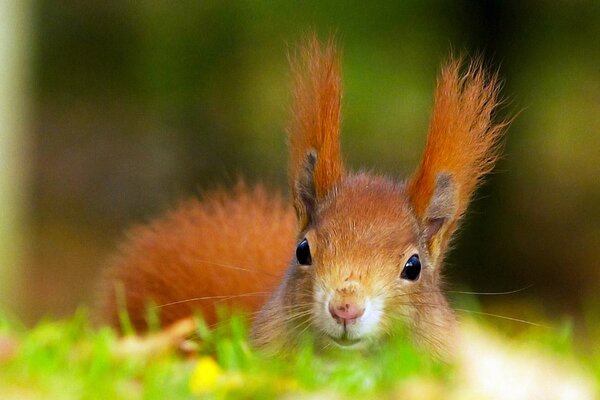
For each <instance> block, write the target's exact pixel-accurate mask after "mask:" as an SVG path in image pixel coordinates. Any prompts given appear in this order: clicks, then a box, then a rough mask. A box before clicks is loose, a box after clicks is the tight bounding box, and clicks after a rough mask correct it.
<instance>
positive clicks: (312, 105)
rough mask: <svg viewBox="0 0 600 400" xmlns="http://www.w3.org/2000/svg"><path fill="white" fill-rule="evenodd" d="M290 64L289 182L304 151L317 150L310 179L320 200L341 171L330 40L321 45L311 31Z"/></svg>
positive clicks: (299, 169) (336, 64) (337, 90)
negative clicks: (313, 171)
mask: <svg viewBox="0 0 600 400" xmlns="http://www.w3.org/2000/svg"><path fill="white" fill-rule="evenodd" d="M290 65H291V69H292V75H293V80H294V89H293V106H292V113H291V124H290V126H289V128H288V144H289V152H290V164H289V165H290V168H289V175H290V182H292V183H293V182H296V181H298V179H299V176H300V174H302V173H303V170H304V167H305V162H306V155H307V152H309V151H314V152H315V153H317V161H316V165H315V174H314V183H315V189H316V196H317V199H318V200H320V199H322V198H323V197H324V196H325V194H326V193H327V192H328V190H329V189H330V188H331V187H332V186H333V185H334V184H335V183H337V182H339V181H340V180H341V179H342V177H343V175H344V166H343V163H342V157H341V152H340V142H339V136H340V108H341V97H342V84H341V77H340V61H339V57H338V54H337V51H336V49H335V46H334V43H333V41H332V40H330V41H329V43H328V44H327V45H326V46H325V47H324V48H322V47H321V45H320V43H319V41H318V39H317V37H316V36H314V35H313V36H311V37H310V38H309V39H308V40H307V41H306V44H305V45H304V46H301V47H299V49H298V51H297V52H296V54H295V55H294V56H292V57H290ZM291 190H292V194H293V196H294V198H297V187H296V186H294V185H292V187H291ZM300 217H301V219H302V216H300ZM302 222H303V221H301V223H302Z"/></svg>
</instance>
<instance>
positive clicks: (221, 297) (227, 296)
mask: <svg viewBox="0 0 600 400" xmlns="http://www.w3.org/2000/svg"><path fill="white" fill-rule="evenodd" d="M269 294H270V293H269V292H251V293H243V294H234V295H219V296H204V297H193V298H191V299H186V300H178V301H172V302H170V303H165V304H159V305H157V306H154V308H162V307H167V306H174V305H177V304H182V303H188V302H192V301H200V300H217V299H221V300H228V299H235V298H239V297H251V296H261V295H262V296H265V295H269Z"/></svg>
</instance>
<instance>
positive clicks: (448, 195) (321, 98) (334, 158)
mask: <svg viewBox="0 0 600 400" xmlns="http://www.w3.org/2000/svg"><path fill="white" fill-rule="evenodd" d="M290 58H291V71H292V76H293V105H292V112H291V121H290V124H289V127H288V147H289V157H290V162H289V185H290V189H291V197H292V201H291V204H288V202H287V201H286V200H284V198H283V197H282V196H280V195H278V194H276V193H274V192H272V191H269V190H266V189H265V188H264V187H263V186H257V187H254V188H248V187H247V186H245V185H243V184H240V185H238V186H237V187H236V188H235V189H234V190H232V191H231V192H227V191H223V190H218V191H214V192H212V193H208V194H206V195H204V196H203V198H202V199H201V200H199V199H191V200H187V201H184V202H182V203H181V204H179V205H178V206H177V207H175V208H174V209H173V210H171V211H169V212H168V213H167V214H166V215H164V216H162V217H160V218H158V219H156V220H155V221H154V222H152V223H150V224H148V225H145V226H139V227H137V228H134V229H133V230H131V231H130V233H129V236H128V238H127V240H126V241H125V242H124V243H123V244H122V245H121V248H120V251H119V253H118V255H117V257H116V260H115V262H114V265H113V267H112V269H111V271H110V272H109V278H108V281H107V283H106V285H105V288H104V290H103V293H102V297H103V306H102V312H103V316H104V319H105V321H106V322H108V323H110V324H112V325H114V326H116V327H118V326H119V323H120V322H119V308H120V307H123V308H124V310H126V311H127V312H128V314H129V318H130V320H131V323H132V324H133V326H134V327H135V329H136V330H138V331H144V330H146V329H147V326H148V325H147V321H146V318H145V317H146V315H147V312H146V310H147V307H148V306H149V304H154V305H155V306H156V309H157V310H159V313H160V320H161V323H162V325H163V326H166V325H169V324H172V323H174V322H176V321H178V320H180V319H183V318H186V317H189V316H190V315H192V314H193V313H195V312H201V313H202V315H203V316H204V319H205V320H206V321H207V323H208V324H213V323H215V321H216V315H215V307H216V306H217V305H218V304H221V303H226V304H229V305H235V306H237V307H241V308H243V309H245V310H246V311H248V312H250V313H252V314H251V315H253V316H254V318H253V327H252V332H251V340H252V342H253V344H254V345H255V346H257V347H269V346H272V347H273V348H286V347H288V348H289V346H293V345H294V344H295V343H296V341H297V340H298V337H299V336H300V334H301V333H302V332H306V331H308V332H311V333H312V334H313V335H314V337H315V340H316V342H317V343H319V344H321V345H322V346H330V345H335V346H339V347H342V348H358V347H363V346H366V345H368V344H369V343H373V342H377V341H379V340H384V339H385V338H386V337H387V336H389V335H392V334H393V333H394V329H393V327H394V323H395V322H397V321H403V322H404V324H405V325H407V326H408V329H409V331H410V332H411V333H412V335H413V337H414V340H415V341H416V342H419V343H424V344H425V345H427V346H429V347H430V348H431V349H432V350H434V351H435V352H437V353H439V354H447V353H449V352H451V349H452V342H453V338H454V332H455V326H456V321H455V316H454V314H453V312H452V310H451V308H450V307H449V305H448V302H447V300H446V297H445V296H444V294H443V292H442V289H441V281H442V277H441V276H442V269H443V260H444V254H445V252H446V250H447V249H448V246H449V243H450V241H451V238H452V236H453V234H454V233H455V231H456V229H457V227H458V225H459V223H460V221H461V219H462V217H463V215H464V214H465V211H466V210H467V206H468V203H469V200H470V198H471V197H472V195H473V192H474V191H475V189H476V188H477V186H478V183H479V182H480V181H481V178H482V177H483V176H484V175H485V174H487V173H488V172H490V171H491V169H492V168H493V166H494V163H495V161H496V159H497V158H498V149H499V143H500V141H501V139H502V134H503V132H504V128H505V127H506V125H507V122H506V121H499V122H494V120H493V114H494V113H495V111H496V110H497V108H498V104H499V99H498V92H499V83H498V79H497V77H496V76H495V75H490V74H487V73H486V72H485V70H484V69H483V67H482V65H481V62H479V61H474V62H471V63H470V64H469V65H467V66H466V68H463V67H464V65H463V64H464V63H463V62H462V61H461V60H460V59H458V60H457V59H451V60H450V61H449V62H447V63H446V64H445V65H444V66H443V67H442V69H441V73H440V75H439V78H438V82H437V87H436V91H435V100H434V105H433V113H432V117H431V122H430V125H429V132H428V136H427V144H426V147H425V151H424V154H423V157H422V160H421V162H420V165H419V166H418V168H417V169H416V171H415V172H414V173H413V174H412V176H411V177H409V178H408V179H407V180H403V181H392V180H390V179H387V178H384V177H379V176H374V175H371V174H367V173H352V172H348V171H347V169H346V167H345V166H344V163H343V161H342V155H341V152H340V142H339V135H340V108H341V107H340V106H341V97H342V83H341V76H340V59H339V54H338V51H337V50H336V47H335V43H334V41H333V40H329V41H328V42H327V43H325V44H322V43H320V42H319V41H318V40H317V39H316V37H315V36H314V35H313V36H311V37H310V38H308V39H307V40H305V42H304V43H303V44H302V45H301V46H299V48H298V50H297V51H296V53H295V54H294V55H292V57H290ZM116 289H117V290H116ZM119 299H120V300H119Z"/></svg>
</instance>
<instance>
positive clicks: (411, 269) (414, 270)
mask: <svg viewBox="0 0 600 400" xmlns="http://www.w3.org/2000/svg"><path fill="white" fill-rule="evenodd" d="M419 275H421V261H420V260H419V256H418V255H416V254H413V255H412V256H410V258H409V259H408V261H407V262H406V264H404V269H403V270H402V273H401V274H400V278H402V279H407V280H409V281H416V280H417V279H419Z"/></svg>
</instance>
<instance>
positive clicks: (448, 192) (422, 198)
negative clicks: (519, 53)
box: [407, 59, 508, 252]
mask: <svg viewBox="0 0 600 400" xmlns="http://www.w3.org/2000/svg"><path fill="white" fill-rule="evenodd" d="M462 65H463V62H462V60H460V59H459V60H451V61H450V62H448V63H447V64H446V65H445V66H444V67H443V68H442V72H441V74H440V77H439V78H438V82H437V87H436V93H435V100H434V107H433V114H432V116H431V122H430V125H429V132H428V135H427V144H426V146H425V152H424V154H423V158H422V159H421V163H420V165H419V168H417V170H416V172H415V173H414V175H413V176H412V178H411V179H410V181H409V182H408V187H407V190H408V194H409V196H410V198H411V202H412V204H413V207H414V209H415V212H416V214H417V217H418V218H419V219H420V220H421V222H422V224H423V225H424V226H425V230H426V232H425V234H426V235H427V236H429V239H435V238H434V236H436V235H440V234H441V235H442V236H443V238H442V240H441V241H440V240H438V242H439V244H440V247H439V251H440V252H443V251H444V249H445V246H446V244H447V241H448V239H449V238H450V236H451V235H452V232H453V231H454V230H455V228H456V226H457V225H458V222H459V220H460V218H461V217H462V215H463V214H464V213H465V211H466V209H467V206H468V204H469V200H470V198H471V196H472V195H473V192H474V191H475V190H476V188H477V186H478V184H479V182H480V181H481V179H482V178H483V177H484V176H485V175H486V174H487V173H489V172H490V171H491V170H492V169H493V167H494V164H495V162H496V160H497V158H498V154H499V144H500V141H501V139H502V135H503V132H504V129H505V127H506V126H507V125H508V121H500V122H494V121H493V117H494V114H495V112H496V110H497V108H498V105H499V104H500V100H499V98H498V93H499V91H500V83H499V82H498V79H497V77H496V75H493V74H492V75H490V74H487V73H486V72H485V70H484V68H483V66H482V62H481V61H480V60H476V61H473V62H471V63H470V64H469V66H468V68H467V69H466V72H465V73H461V69H462Z"/></svg>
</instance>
